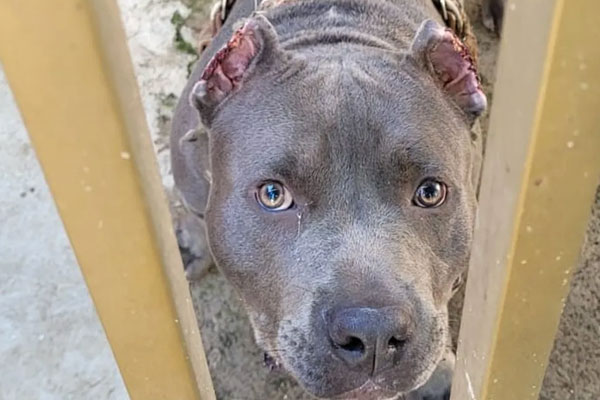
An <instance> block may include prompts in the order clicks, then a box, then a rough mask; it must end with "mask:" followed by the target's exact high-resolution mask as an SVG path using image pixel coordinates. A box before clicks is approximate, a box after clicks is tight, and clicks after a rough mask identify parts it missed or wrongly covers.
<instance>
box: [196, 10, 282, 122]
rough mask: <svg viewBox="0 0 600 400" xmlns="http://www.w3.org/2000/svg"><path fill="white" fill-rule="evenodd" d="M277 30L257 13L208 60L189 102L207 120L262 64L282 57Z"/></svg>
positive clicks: (204, 120)
mask: <svg viewBox="0 0 600 400" xmlns="http://www.w3.org/2000/svg"><path fill="white" fill-rule="evenodd" d="M282 56H283V52H282V51H281V50H280V49H279V45H278V41H277V33H276V32H275V30H274V29H273V27H272V26H271V24H270V23H269V22H268V21H267V20H266V18H265V17H263V16H261V15H257V16H255V17H252V18H250V19H247V20H245V21H244V22H243V25H241V27H240V28H238V29H236V30H235V31H234V33H233V35H232V37H231V39H230V40H229V41H228V42H227V44H226V45H225V46H223V47H222V48H221V49H220V50H219V51H218V52H217V53H216V54H215V55H214V56H213V58H212V59H211V60H210V61H209V62H208V64H207V65H206V68H205V69H204V72H203V73H202V76H201V78H200V80H199V81H198V82H197V83H196V84H195V85H194V87H193V89H192V91H191V93H190V103H191V105H192V106H193V107H194V108H196V109H197V110H198V111H199V112H200V117H201V119H202V121H203V122H204V123H207V122H208V121H209V120H210V119H211V116H212V114H213V111H214V109H215V108H216V107H217V106H218V105H219V104H220V103H221V102H223V100H225V99H226V98H227V97H228V96H230V95H231V94H233V93H235V92H236V91H238V90H240V88H241V87H242V86H243V83H244V81H246V80H247V79H248V77H249V76H250V75H251V74H252V72H254V71H255V70H256V68H257V66H258V65H259V64H260V65H261V66H262V65H266V66H268V64H269V63H272V62H274V61H275V60H276V59H278V58H281V57H282Z"/></svg>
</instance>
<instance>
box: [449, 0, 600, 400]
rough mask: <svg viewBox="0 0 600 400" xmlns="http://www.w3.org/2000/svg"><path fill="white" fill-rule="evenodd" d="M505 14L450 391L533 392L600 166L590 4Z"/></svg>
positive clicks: (548, 5) (506, 399) (533, 5)
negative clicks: (473, 240) (453, 376)
mask: <svg viewBox="0 0 600 400" xmlns="http://www.w3.org/2000/svg"><path fill="white" fill-rule="evenodd" d="M506 14H507V15H506V18H505V21H506V23H505V30H504V34H503V35H504V36H503V39H502V41H503V43H502V45H501V51H500V59H499V64H498V76H497V83H496V89H495V95H494V105H493V108H492V114H491V120H490V133H489V139H488V145H487V150H486V159H485V162H484V171H483V177H482V187H481V195H480V209H479V217H478V222H477V227H476V234H475V242H474V248H473V254H472V258H471V265H470V271H469V279H468V283H467V291H466V300H465V306H464V309H463V321H462V326H461V333H460V339H459V347H458V361H457V369H456V374H455V378H454V382H453V388H452V399H456V400H475V399H477V400H482V399H489V400H491V399H495V400H523V399H529V398H532V399H533V398H537V397H538V395H539V390H540V385H541V383H542V378H543V376H544V371H545V369H546V365H547V362H548V358H549V353H550V350H551V349H552V345H553V342H554V336H555V333H556V329H557V327H558V323H559V319H560V314H561V311H562V308H563V306H564V302H565V297H566V295H567V293H568V288H569V281H570V277H571V275H572V273H573V268H574V266H575V265H576V262H577V259H578V256H579V251H580V246H581V243H582V239H583V236H584V232H585V227H586V224H587V222H588V218H589V212H590V206H591V204H592V200H593V195H594V192H595V190H596V187H597V185H598V177H599V175H600V112H599V111H600V46H599V45H598V38H600V24H599V23H598V15H600V2H598V1H597V0H577V1H568V2H567V1H565V0H527V1H515V0H509V1H508V2H507V5H506Z"/></svg>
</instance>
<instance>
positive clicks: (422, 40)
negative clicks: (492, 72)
mask: <svg viewBox="0 0 600 400" xmlns="http://www.w3.org/2000/svg"><path fill="white" fill-rule="evenodd" d="M410 52H411V56H412V57H413V58H414V59H415V60H416V61H417V63H419V64H420V65H421V66H422V67H424V68H425V69H427V70H428V72H429V73H430V74H431V75H432V76H433V77H434V79H435V80H436V81H437V82H438V83H439V84H440V86H441V87H442V89H443V90H444V92H446V94H448V95H449V96H450V97H451V98H452V99H453V100H454V102H455V103H456V104H457V105H458V106H459V107H460V108H461V109H462V110H463V111H464V112H465V113H467V114H468V115H470V116H472V117H477V116H479V115H481V114H482V113H483V111H485V108H486V106H487V100H486V97H485V94H484V93H483V90H482V89H481V84H480V81H479V76H478V75H477V69H476V66H475V61H474V60H473V57H472V56H471V53H470V52H469V49H468V48H467V46H465V45H464V43H463V42H461V40H460V39H459V38H458V37H457V36H456V35H455V34H454V33H453V32H452V30H450V29H447V28H443V27H441V26H440V25H439V24H438V23H437V22H435V21H433V20H427V21H425V22H423V23H422V24H421V27H420V28H419V30H418V31H417V34H416V36H415V39H414V40H413V43H412V45H411V51H410Z"/></svg>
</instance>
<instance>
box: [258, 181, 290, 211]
mask: <svg viewBox="0 0 600 400" xmlns="http://www.w3.org/2000/svg"><path fill="white" fill-rule="evenodd" d="M256 199H257V200H258V202H259V203H260V204H261V205H262V206H263V207H265V208H266V209H267V210H269V211H283V210H287V209H288V208H290V207H291V206H292V205H293V198H292V195H291V194H290V192H289V191H288V190H286V189H285V186H283V185H282V184H281V183H279V182H275V181H268V182H265V183H263V184H262V185H261V186H260V187H259V188H258V193H257V196H256Z"/></svg>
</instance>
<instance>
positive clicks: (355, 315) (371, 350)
mask: <svg viewBox="0 0 600 400" xmlns="http://www.w3.org/2000/svg"><path fill="white" fill-rule="evenodd" d="M411 326H412V322H411V321H410V318H409V316H408V314H407V313H406V312H404V311H403V310H402V309H399V308H396V307H389V308H388V307H386V308H382V309H374V308H346V309H342V310H339V311H337V312H334V313H333V314H332V315H331V317H330V320H329V327H328V328H329V329H328V330H329V337H330V339H331V343H332V346H333V350H334V352H335V354H337V356H338V357H339V358H341V359H342V360H344V361H345V362H346V363H347V364H348V365H349V366H350V367H353V368H360V369H362V370H364V372H369V373H375V372H376V371H377V370H378V369H379V368H380V367H383V366H384V365H387V364H395V363H396V362H397V361H398V360H399V359H400V358H401V355H402V354H401V353H402V349H403V348H404V347H405V345H406V343H407V342H408V340H409V338H410V335H411V332H410V330H411V329H410V327H411ZM367 370H368V371H367Z"/></svg>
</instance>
